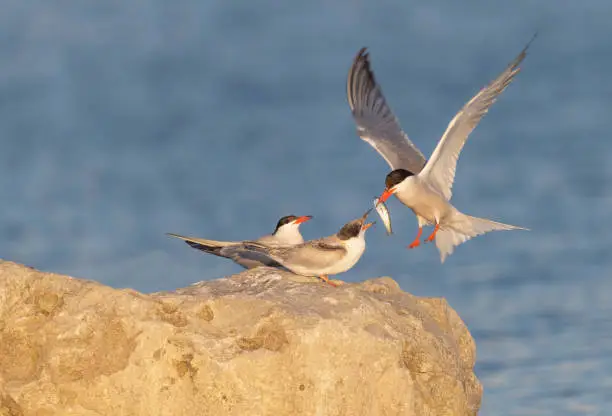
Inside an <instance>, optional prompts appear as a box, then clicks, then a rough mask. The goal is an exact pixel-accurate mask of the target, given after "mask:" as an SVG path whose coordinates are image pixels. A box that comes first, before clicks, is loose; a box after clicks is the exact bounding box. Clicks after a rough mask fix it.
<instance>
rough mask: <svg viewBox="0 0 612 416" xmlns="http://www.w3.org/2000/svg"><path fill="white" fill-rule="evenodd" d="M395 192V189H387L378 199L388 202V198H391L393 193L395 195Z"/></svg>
mask: <svg viewBox="0 0 612 416" xmlns="http://www.w3.org/2000/svg"><path fill="white" fill-rule="evenodd" d="M393 192H395V191H392V190H390V189H389V188H387V189H385V191H384V192H383V193H382V195H381V196H380V198H378V200H379V201H380V202H386V201H387V199H389V197H390V196H391V195H393Z"/></svg>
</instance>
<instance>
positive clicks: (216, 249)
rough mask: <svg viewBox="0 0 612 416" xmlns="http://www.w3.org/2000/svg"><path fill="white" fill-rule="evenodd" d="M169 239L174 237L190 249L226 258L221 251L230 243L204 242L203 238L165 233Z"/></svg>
mask: <svg viewBox="0 0 612 416" xmlns="http://www.w3.org/2000/svg"><path fill="white" fill-rule="evenodd" d="M167 235H169V236H170V237H175V238H179V239H181V240H183V241H184V242H185V243H187V244H188V245H189V246H190V247H193V248H195V249H196V250H200V251H203V252H205V253H209V254H214V255H216V256H221V257H226V256H224V255H223V254H221V249H222V248H223V247H227V246H229V245H231V244H235V243H232V242H230V241H216V240H206V239H204V238H195V237H185V236H183V235H178V234H172V233H167Z"/></svg>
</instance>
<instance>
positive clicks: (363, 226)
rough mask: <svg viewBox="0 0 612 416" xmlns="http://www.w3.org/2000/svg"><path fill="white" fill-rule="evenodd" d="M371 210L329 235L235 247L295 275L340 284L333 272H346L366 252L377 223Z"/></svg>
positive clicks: (251, 243)
mask: <svg viewBox="0 0 612 416" xmlns="http://www.w3.org/2000/svg"><path fill="white" fill-rule="evenodd" d="M370 211H371V209H370V210H368V211H367V212H366V213H365V214H363V215H362V216H361V217H359V218H357V219H356V220H353V221H350V222H348V223H347V224H345V225H344V226H343V227H342V228H341V229H340V231H338V232H337V233H336V234H334V235H331V236H329V237H323V238H320V239H317V240H310V241H307V242H305V243H302V244H297V245H294V246H288V247H268V246H265V245H263V244H260V243H256V242H248V241H245V242H244V243H242V244H240V245H237V246H234V247H233V248H232V250H234V251H235V253H236V254H237V255H240V256H244V255H245V252H254V253H257V254H260V255H265V256H268V257H269V258H270V259H271V260H273V261H275V262H277V263H278V264H280V265H282V266H283V267H285V268H286V269H288V270H290V271H292V272H293V273H295V274H299V275H302V276H316V277H319V278H320V279H321V280H323V281H325V282H327V283H329V284H331V285H332V286H336V284H335V283H334V282H331V281H330V280H329V277H328V276H329V275H335V274H339V273H343V272H345V271H347V270H349V269H350V268H351V267H353V266H354V265H355V264H357V262H358V261H359V259H360V258H361V255H362V254H363V252H364V251H365V248H366V243H365V232H366V230H367V229H368V228H370V227H371V226H372V225H373V224H374V223H366V222H365V220H366V218H367V216H368V214H369V213H370Z"/></svg>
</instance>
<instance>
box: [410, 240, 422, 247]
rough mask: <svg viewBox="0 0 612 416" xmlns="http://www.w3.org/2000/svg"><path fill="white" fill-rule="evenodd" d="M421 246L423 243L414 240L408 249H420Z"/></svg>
mask: <svg viewBox="0 0 612 416" xmlns="http://www.w3.org/2000/svg"><path fill="white" fill-rule="evenodd" d="M420 245H421V242H420V241H419V240H418V239H416V240H414V241H413V242H412V243H410V244H409V245H408V248H415V247H418V246H420Z"/></svg>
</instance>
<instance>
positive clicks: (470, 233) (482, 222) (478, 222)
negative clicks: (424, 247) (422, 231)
mask: <svg viewBox="0 0 612 416" xmlns="http://www.w3.org/2000/svg"><path fill="white" fill-rule="evenodd" d="M501 230H528V229H527V228H523V227H517V226H514V225H509V224H503V223H501V222H495V221H491V220H487V219H485V218H478V217H472V216H469V215H465V214H463V213H461V212H459V211H456V212H455V213H454V214H453V218H452V219H451V221H450V222H449V223H447V224H445V225H444V228H440V230H439V231H438V233H437V234H436V247H438V251H439V252H440V261H441V262H442V263H444V260H446V257H447V256H450V255H451V254H452V253H453V251H454V250H455V247H456V246H458V245H459V244H461V243H464V242H466V241H467V240H469V239H470V238H472V237H476V236H478V235H481V234H485V233H488V232H489V231H501Z"/></svg>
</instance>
